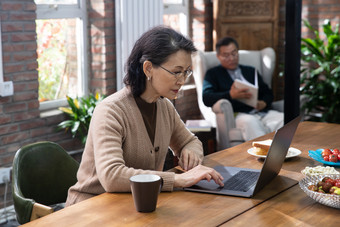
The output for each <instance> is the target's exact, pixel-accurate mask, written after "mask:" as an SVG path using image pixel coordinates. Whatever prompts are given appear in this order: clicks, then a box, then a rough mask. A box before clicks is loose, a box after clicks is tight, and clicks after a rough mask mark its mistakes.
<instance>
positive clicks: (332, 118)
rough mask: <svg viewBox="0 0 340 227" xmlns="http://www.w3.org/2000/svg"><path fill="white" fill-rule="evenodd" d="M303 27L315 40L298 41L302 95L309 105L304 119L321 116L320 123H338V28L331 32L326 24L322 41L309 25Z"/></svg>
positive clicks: (339, 109)
mask: <svg viewBox="0 0 340 227" xmlns="http://www.w3.org/2000/svg"><path fill="white" fill-rule="evenodd" d="M304 24H305V26H306V27H308V29H310V31H313V32H314V34H315V38H302V39H301V41H302V42H301V60H302V64H301V85H302V89H301V94H302V95H305V96H307V98H308V102H306V104H305V105H304V106H303V108H304V109H305V110H306V112H307V115H310V116H314V115H315V113H319V114H320V115H321V117H320V118H318V120H319V121H324V122H333V123H340V35H339V24H337V25H336V26H335V27H334V29H332V26H331V22H330V21H329V20H325V21H324V24H323V33H324V34H323V35H322V36H324V37H325V38H324V39H322V38H321V35H320V34H319V31H318V30H317V29H314V28H313V27H312V26H311V25H310V24H309V22H308V21H304Z"/></svg>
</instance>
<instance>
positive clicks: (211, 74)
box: [203, 37, 283, 141]
mask: <svg viewBox="0 0 340 227" xmlns="http://www.w3.org/2000/svg"><path fill="white" fill-rule="evenodd" d="M216 54H217V58H218V59H219V61H220V62H221V65H218V66H216V67H214V68H211V69H209V70H208V71H207V73H206V75H205V78H204V82H203V102H204V104H205V105H206V106H209V107H212V106H213V105H214V104H215V103H216V102H217V101H218V100H220V99H227V100H229V101H230V102H231V104H232V106H233V109H234V112H235V116H236V117H235V121H236V127H237V128H240V129H241V131H242V135H243V138H244V139H245V140H246V141H247V140H251V139H254V138H256V137H259V136H262V135H264V134H267V133H269V132H272V131H275V130H277V129H278V128H280V127H281V126H282V125H283V113H281V112H278V111H275V110H270V108H271V103H272V101H273V93H272V91H271V89H270V88H269V87H268V86H267V84H265V82H264V81H263V79H262V77H261V75H260V74H259V73H258V72H257V81H258V88H259V89H258V101H257V106H256V108H253V107H251V106H248V105H246V104H244V103H242V102H240V101H238V99H248V98H250V97H251V93H250V92H249V91H248V89H246V88H243V89H238V88H236V87H235V84H234V80H235V79H239V80H246V81H248V82H250V83H252V84H254V83H255V80H256V79H255V77H256V73H255V68H254V67H251V66H245V65H239V62H238V61H239V59H238V43H237V41H236V40H235V39H233V38H230V37H225V38H223V39H221V40H220V41H219V42H218V43H216Z"/></svg>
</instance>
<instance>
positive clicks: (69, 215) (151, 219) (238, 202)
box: [25, 122, 340, 227]
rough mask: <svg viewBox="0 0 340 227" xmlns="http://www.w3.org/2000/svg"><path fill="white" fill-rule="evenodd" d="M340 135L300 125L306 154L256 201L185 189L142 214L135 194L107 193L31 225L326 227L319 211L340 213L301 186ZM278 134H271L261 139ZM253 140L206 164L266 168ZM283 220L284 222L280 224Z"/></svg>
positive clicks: (297, 140) (297, 141)
mask: <svg viewBox="0 0 340 227" xmlns="http://www.w3.org/2000/svg"><path fill="white" fill-rule="evenodd" d="M339 131H340V125H337V124H327V123H315V122H302V123H300V125H299V127H298V129H297V132H296V134H295V137H294V139H293V141H292V145H291V146H292V147H294V148H297V149H300V150H301V151H302V153H301V155H300V156H298V157H294V158H290V159H287V160H286V161H285V162H284V164H283V166H282V169H281V171H280V174H279V176H278V177H276V178H275V179H274V180H273V181H272V182H271V183H270V184H269V185H267V186H266V187H264V188H263V189H262V190H261V191H260V192H259V193H257V194H256V195H255V196H254V197H253V198H241V197H233V196H223V195H213V194H205V193H197V192H186V191H182V190H178V191H174V192H162V193H160V195H159V198H158V203H157V209H156V211H154V212H152V213H139V212H137V211H136V210H135V207H134V204H133V198H132V195H131V194H130V193H104V194H102V195H99V196H96V197H93V198H91V199H88V200H85V201H83V202H80V203H78V204H75V205H73V206H70V207H67V208H65V209H62V210H60V211H57V212H55V213H52V214H50V215H48V216H45V217H43V218H40V219H37V220H35V221H32V222H30V223H27V224H26V225H25V226H49V227H52V226H58V227H59V226H98V227H99V226H100V227H103V226H126V225H128V226H175V225H178V226H189V225H198V226H219V225H225V226H244V225H249V221H251V225H257V224H258V226H277V224H287V225H286V226H294V225H297V226H301V223H306V224H310V225H313V224H312V223H313V222H314V221H315V223H320V224H323V223H324V221H322V220H319V218H318V216H319V213H327V214H328V216H326V217H328V218H329V219H332V218H334V219H336V218H337V216H335V215H336V214H338V213H339V210H337V209H334V208H329V207H326V206H324V205H321V204H317V203H315V202H314V200H312V199H310V198H309V197H308V196H307V195H306V194H305V193H304V192H303V191H302V190H301V189H300V188H299V186H298V181H299V180H300V179H302V178H303V175H302V174H301V173H300V172H301V170H302V169H304V168H305V167H306V166H316V165H320V163H318V162H316V161H314V160H313V159H311V158H309V157H308V150H315V149H318V148H336V147H338V148H340V140H339V136H338V133H337V132H339ZM273 135H274V133H270V134H267V135H265V136H262V137H259V138H257V140H260V139H261V140H262V139H267V138H272V137H273ZM251 142H252V141H248V142H245V143H243V144H241V145H238V146H235V147H232V148H229V149H226V150H223V151H220V152H216V153H213V154H211V155H208V156H206V157H205V159H204V165H207V166H211V167H213V166H216V165H226V166H237V167H247V168H253V169H261V167H262V164H263V160H262V159H258V158H257V157H254V156H251V155H249V154H248V153H247V150H248V149H249V148H250V147H251ZM268 207H274V208H273V209H268ZM325 210H326V211H327V210H329V212H326V211H325ZM281 219H283V222H281V221H279V220H281ZM252 220H256V222H255V221H254V222H253V221H252ZM309 220H311V221H309ZM299 224H300V225H299ZM282 226H285V225H282Z"/></svg>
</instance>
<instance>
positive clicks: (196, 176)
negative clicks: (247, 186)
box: [174, 165, 224, 188]
mask: <svg viewBox="0 0 340 227" xmlns="http://www.w3.org/2000/svg"><path fill="white" fill-rule="evenodd" d="M204 179H206V180H207V181H210V180H211V179H212V180H214V181H215V183H216V184H218V185H220V186H221V187H223V186H224V184H223V177H222V175H221V174H220V173H219V172H217V171H216V170H214V169H212V168H209V167H206V166H202V165H198V166H196V167H195V168H193V169H191V170H189V171H187V172H185V173H182V174H175V183H174V187H181V188H184V187H190V186H192V185H194V184H197V183H198V182H199V181H201V180H204Z"/></svg>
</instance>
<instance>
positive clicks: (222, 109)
mask: <svg viewBox="0 0 340 227" xmlns="http://www.w3.org/2000/svg"><path fill="white" fill-rule="evenodd" d="M239 63H240V64H243V65H250V66H253V67H255V68H256V69H257V70H258V71H259V73H260V74H261V75H262V78H263V80H264V82H265V83H267V85H268V86H269V87H270V88H271V84H272V75H273V72H274V69H275V63H276V55H275V51H274V50H273V48H270V47H267V48H264V49H262V50H259V51H254V50H239ZM219 64H220V62H219V60H218V59H217V56H216V52H215V51H210V52H202V51H198V52H197V53H196V54H195V55H194V56H193V71H194V72H193V75H194V79H195V84H196V91H197V101H198V106H199V108H200V111H201V113H202V115H203V117H204V119H205V120H207V121H209V122H210V123H211V124H212V125H213V127H216V134H217V135H216V140H217V148H218V150H222V149H226V148H228V147H231V146H235V145H237V144H240V143H243V142H244V139H243V136H242V133H241V130H240V129H238V128H236V124H235V118H234V111H233V107H232V105H231V103H230V102H229V101H228V100H227V99H221V100H219V101H218V102H216V103H215V104H214V106H213V107H212V108H210V107H207V106H205V105H204V103H203V100H202V88H203V80H204V76H205V73H206V71H207V70H208V69H210V68H212V67H214V66H217V65H219ZM273 109H276V110H279V111H282V112H283V100H280V101H277V102H273Z"/></svg>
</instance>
